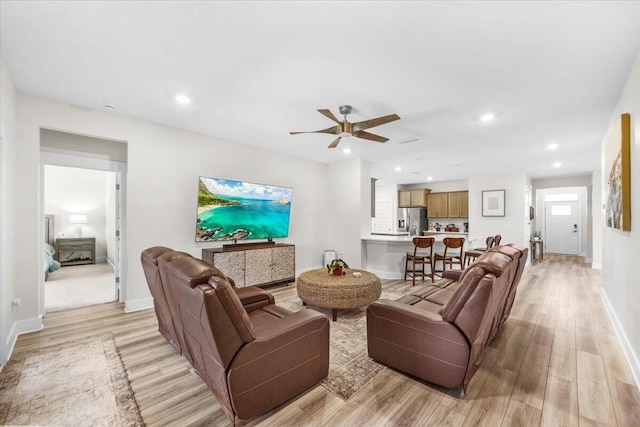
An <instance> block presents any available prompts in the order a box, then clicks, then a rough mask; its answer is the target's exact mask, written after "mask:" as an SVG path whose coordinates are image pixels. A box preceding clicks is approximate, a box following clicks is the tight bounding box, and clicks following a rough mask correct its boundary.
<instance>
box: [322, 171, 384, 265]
mask: <svg viewBox="0 0 640 427" xmlns="http://www.w3.org/2000/svg"><path fill="white" fill-rule="evenodd" d="M329 186H330V189H331V190H330V192H329V196H328V197H327V206H328V207H329V210H330V212H331V218H332V219H331V224H330V226H329V227H327V228H326V229H325V230H324V231H321V232H326V233H328V235H329V241H328V244H329V246H328V247H326V248H324V249H335V250H336V251H337V253H338V256H339V257H341V258H343V259H344V260H345V261H346V262H347V263H348V264H349V266H350V267H352V268H361V266H362V260H363V259H364V255H363V250H364V249H363V246H362V241H361V238H362V236H364V235H367V234H369V233H370V231H371V228H370V227H371V210H370V206H371V165H370V164H369V163H368V162H366V161H363V160H360V159H356V160H347V161H343V162H340V163H334V164H331V165H329ZM321 255H322V254H321V253H318V257H319V258H321Z"/></svg>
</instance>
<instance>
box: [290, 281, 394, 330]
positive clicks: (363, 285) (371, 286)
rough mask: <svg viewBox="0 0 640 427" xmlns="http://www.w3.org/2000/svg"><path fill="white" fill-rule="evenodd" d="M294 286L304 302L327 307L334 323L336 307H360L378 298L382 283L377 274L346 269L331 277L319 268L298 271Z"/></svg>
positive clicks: (336, 315)
mask: <svg viewBox="0 0 640 427" xmlns="http://www.w3.org/2000/svg"><path fill="white" fill-rule="evenodd" d="M354 272H356V273H360V277H356V276H354V275H353V273H354ZM297 289H298V296H299V297H300V299H302V301H303V303H304V304H305V305H307V304H309V305H315V306H318V307H324V308H330V309H331V315H332V316H333V321H334V322H335V321H336V320H337V318H338V310H339V309H351V308H358V307H362V306H365V305H367V304H369V303H371V302H373V301H376V300H377V299H378V298H380V293H381V292H382V285H381V284H380V279H379V278H378V276H376V275H375V274H372V273H369V272H367V271H362V270H353V269H349V270H347V274H346V275H345V276H334V275H332V274H329V273H327V270H326V269H319V270H312V271H307V272H305V273H302V274H301V275H300V277H298V281H297Z"/></svg>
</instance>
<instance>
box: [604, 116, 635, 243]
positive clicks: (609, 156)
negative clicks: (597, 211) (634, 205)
mask: <svg viewBox="0 0 640 427" xmlns="http://www.w3.org/2000/svg"><path fill="white" fill-rule="evenodd" d="M603 172H604V173H605V174H607V175H606V176H605V178H606V180H607V187H606V212H605V223H606V225H607V227H611V228H617V229H618V230H622V231H631V116H630V115H629V114H628V113H626V114H622V115H621V116H620V119H619V120H618V121H617V123H616V125H615V126H614V128H613V130H612V131H611V133H610V134H609V136H608V137H607V140H606V141H605V144H604V170H603Z"/></svg>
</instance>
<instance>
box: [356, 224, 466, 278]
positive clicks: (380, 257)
mask: <svg viewBox="0 0 640 427" xmlns="http://www.w3.org/2000/svg"><path fill="white" fill-rule="evenodd" d="M428 233H430V235H429V236H428V237H433V238H435V240H436V242H435V245H434V247H433V250H434V252H442V251H444V243H442V241H443V240H444V238H445V237H464V238H465V243H464V250H467V249H468V248H470V247H473V246H470V245H469V233H462V232H428ZM431 233H436V234H431ZM414 237H415V236H385V235H375V234H374V235H368V236H363V237H362V250H363V253H364V258H363V266H362V268H363V270H367V271H370V272H372V273H374V274H375V275H377V276H378V277H382V278H384V279H402V278H403V277H404V264H405V259H406V255H407V252H413V238H414ZM473 243H475V240H472V244H473Z"/></svg>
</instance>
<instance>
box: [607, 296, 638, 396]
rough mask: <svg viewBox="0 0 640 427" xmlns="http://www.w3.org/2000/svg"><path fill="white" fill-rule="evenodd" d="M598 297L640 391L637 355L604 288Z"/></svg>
mask: <svg viewBox="0 0 640 427" xmlns="http://www.w3.org/2000/svg"><path fill="white" fill-rule="evenodd" d="M600 295H601V297H602V301H603V302H604V308H605V310H607V314H608V315H609V319H611V324H612V325H613V329H614V330H615V331H616V335H617V336H618V341H620V345H621V346H622V352H623V353H624V355H625V357H626V358H627V363H629V368H631V374H632V375H633V379H634V380H635V382H636V387H638V389H640V360H638V355H637V354H635V352H634V351H633V347H632V346H631V343H630V342H629V339H628V338H627V335H626V334H625V333H624V329H623V327H622V325H621V324H620V320H619V319H618V316H616V312H615V311H614V309H613V306H612V305H611V302H609V298H608V297H607V293H606V292H605V290H604V288H602V289H601V290H600Z"/></svg>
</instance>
